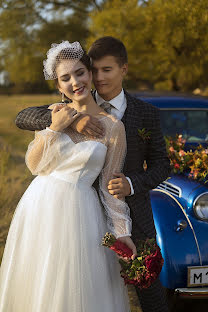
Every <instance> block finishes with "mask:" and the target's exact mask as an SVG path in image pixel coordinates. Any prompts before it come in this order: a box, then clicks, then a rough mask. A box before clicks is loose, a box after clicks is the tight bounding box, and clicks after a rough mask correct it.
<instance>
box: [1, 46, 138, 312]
mask: <svg viewBox="0 0 208 312" xmlns="http://www.w3.org/2000/svg"><path fill="white" fill-rule="evenodd" d="M44 74H45V78H46V79H56V82H57V86H58V89H59V91H60V92H62V93H63V94H65V95H66V96H67V97H68V98H70V99H71V100H72V102H71V103H69V104H67V105H65V106H60V105H58V104H57V105H56V104H53V105H52V106H50V107H49V109H51V110H52V123H51V126H50V127H49V128H46V129H45V130H42V131H39V132H36V134H35V139H34V140H33V141H32V142H31V143H30V144H29V146H28V150H27V153H26V164H27V166H28V168H29V169H30V171H31V172H32V174H33V175H37V177H36V178H35V179H34V180H33V181H32V183H31V184H30V186H29V187H28V188H27V190H26V192H25V193H24V195H23V196H22V198H21V200H20V202H19V204H18V206H17V208H16V210H15V213H14V216H13V219H12V222H11V226H10V229H9V233H8V236H7V242H6V246H5V250H4V255H3V259H2V264H1V268H0V312H98V311H99V312H129V311H130V308H129V303H128V295H127V290H126V286H124V282H123V280H122V278H121V277H120V266H119V263H118V259H117V257H116V256H115V254H114V253H113V252H112V251H111V250H108V249H107V248H105V247H103V246H101V240H102V237H103V236H104V235H105V233H106V232H107V231H110V232H112V233H113V234H114V235H116V237H117V238H119V239H120V240H122V241H123V242H125V243H126V244H127V245H128V246H129V247H130V248H131V249H132V250H133V252H134V254H135V253H136V249H135V245H134V244H133V242H132V240H131V238H130V236H131V219H130V217H129V207H128V206H127V204H126V203H125V201H124V200H119V199H117V198H114V197H113V196H112V195H110V194H109V192H108V189H107V184H108V181H109V180H110V179H111V178H112V174H113V172H116V171H117V172H120V170H121V167H122V163H123V159H124V157H125V149H126V142H125V130H124V126H123V124H122V122H121V121H119V120H117V119H115V118H114V117H112V116H111V115H108V114H107V113H106V112H105V111H104V110H102V109H101V108H100V107H99V106H98V105H97V104H96V102H95V101H94V99H93V97H92V95H91V81H92V73H91V70H90V60H89V58H88V56H87V55H86V53H85V52H84V51H83V49H82V47H81V46H80V44H79V43H78V42H74V43H72V44H70V43H69V42H68V41H63V42H62V43H60V44H53V45H52V48H51V49H50V50H49V51H48V53H47V59H46V60H45V61H44ZM83 112H84V113H89V114H91V115H93V116H95V117H96V118H99V120H100V122H101V123H102V125H103V127H104V129H105V133H104V135H103V136H102V137H101V138H99V139H97V138H96V139H95V138H93V137H86V136H84V135H82V134H78V133H77V132H75V131H74V130H73V129H72V128H71V127H69V125H70V124H71V123H73V121H74V120H75V119H76V118H78V117H79V116H80V114H82V113H83ZM98 176H99V195H100V199H101V201H102V205H101V203H100V199H99V197H98V195H97V192H96V191H95V189H94V188H93V187H92V184H93V183H94V181H95V180H96V178H97V177H98Z"/></svg>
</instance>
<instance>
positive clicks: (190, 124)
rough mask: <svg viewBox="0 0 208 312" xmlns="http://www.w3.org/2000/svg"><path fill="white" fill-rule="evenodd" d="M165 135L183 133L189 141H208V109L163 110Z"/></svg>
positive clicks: (162, 119) (162, 120)
mask: <svg viewBox="0 0 208 312" xmlns="http://www.w3.org/2000/svg"><path fill="white" fill-rule="evenodd" d="M161 126H162V130H163V133H164V135H167V136H175V134H176V133H177V134H182V135H183V137H184V138H185V139H186V140H187V142H198V143H200V142H205V141H208V111H204V110H203V111H202V110H201V111H200V110H189V111H188V110H178V111H177V110H161Z"/></svg>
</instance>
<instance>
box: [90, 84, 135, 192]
mask: <svg viewBox="0 0 208 312" xmlns="http://www.w3.org/2000/svg"><path fill="white" fill-rule="evenodd" d="M95 100H96V102H97V104H98V105H99V106H100V105H101V104H103V103H104V102H106V101H105V100H104V99H103V98H102V97H101V96H100V95H99V94H98V93H97V91H96V92H95ZM107 102H108V103H110V104H111V105H112V108H111V114H112V115H113V116H115V117H116V118H117V119H119V120H121V119H122V117H123V115H124V112H125V110H126V106H127V102H126V97H125V94H124V90H123V89H122V90H121V92H120V93H119V95H117V96H116V97H114V98H113V99H112V100H110V101H107ZM126 179H127V180H128V182H129V184H130V187H131V194H130V195H129V196H131V195H134V188H133V185H132V182H131V179H130V178H129V177H126Z"/></svg>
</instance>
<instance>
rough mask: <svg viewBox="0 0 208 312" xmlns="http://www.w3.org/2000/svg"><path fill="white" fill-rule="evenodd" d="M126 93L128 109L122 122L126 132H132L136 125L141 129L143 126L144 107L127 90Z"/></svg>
mask: <svg viewBox="0 0 208 312" xmlns="http://www.w3.org/2000/svg"><path fill="white" fill-rule="evenodd" d="M124 93H125V96H126V102H127V107H126V110H125V113H124V115H123V118H122V119H121V120H122V122H123V123H124V125H125V129H126V131H128V130H130V129H131V128H132V127H133V126H134V125H135V126H136V127H137V128H138V129H139V128H140V127H142V125H143V116H144V112H143V109H142V105H141V104H140V101H139V100H138V99H136V98H134V97H132V96H131V95H130V94H129V93H128V92H126V91H125V90H124ZM138 107H139V109H138Z"/></svg>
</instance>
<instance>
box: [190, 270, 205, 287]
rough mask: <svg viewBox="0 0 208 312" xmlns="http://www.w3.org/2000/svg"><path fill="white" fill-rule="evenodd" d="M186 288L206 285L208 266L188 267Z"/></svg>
mask: <svg viewBox="0 0 208 312" xmlns="http://www.w3.org/2000/svg"><path fill="white" fill-rule="evenodd" d="M187 284H188V285H187V286H188V287H194V286H203V285H208V266H192V267H188V283H187Z"/></svg>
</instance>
